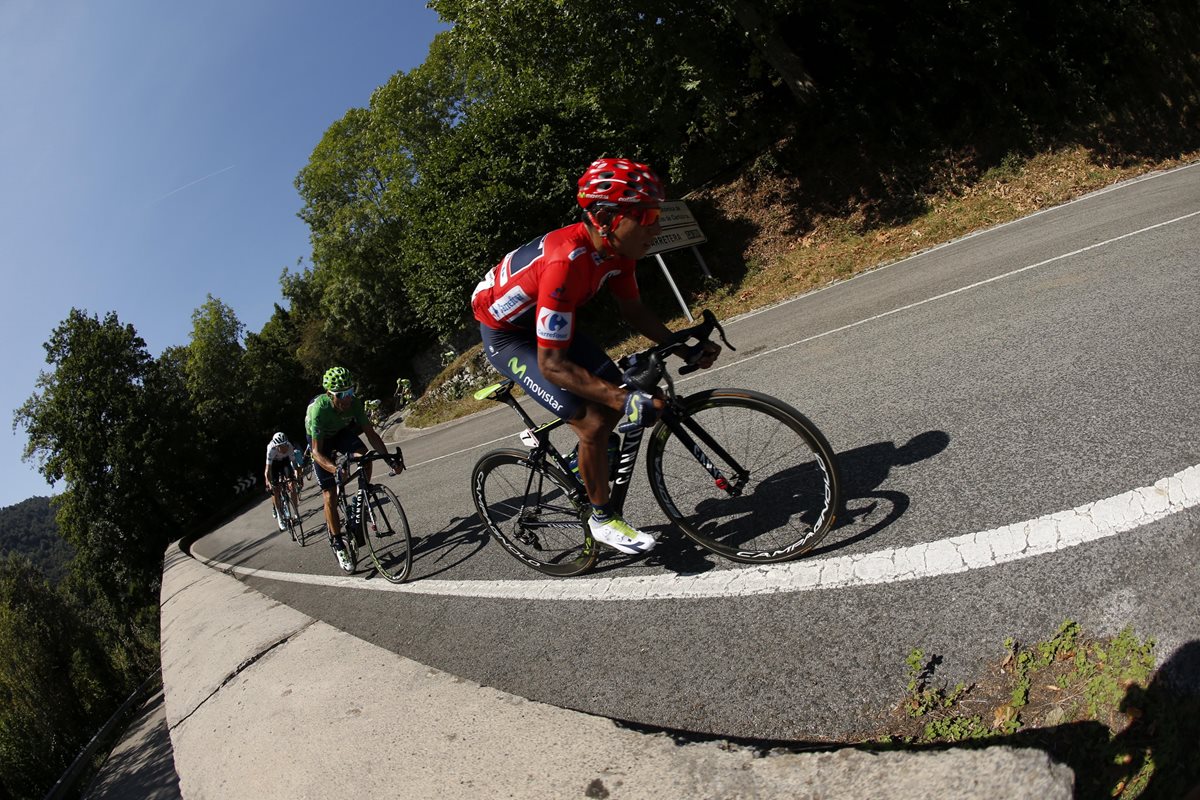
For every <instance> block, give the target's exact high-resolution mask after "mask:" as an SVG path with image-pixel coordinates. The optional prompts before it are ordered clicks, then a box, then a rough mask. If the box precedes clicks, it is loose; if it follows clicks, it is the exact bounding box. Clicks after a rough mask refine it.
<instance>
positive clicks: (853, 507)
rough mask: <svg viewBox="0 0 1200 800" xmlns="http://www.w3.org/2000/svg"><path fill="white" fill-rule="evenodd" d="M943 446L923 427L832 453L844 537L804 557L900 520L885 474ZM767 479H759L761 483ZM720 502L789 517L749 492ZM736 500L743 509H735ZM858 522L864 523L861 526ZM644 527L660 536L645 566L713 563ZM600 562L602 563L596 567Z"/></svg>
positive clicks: (902, 501)
mask: <svg viewBox="0 0 1200 800" xmlns="http://www.w3.org/2000/svg"><path fill="white" fill-rule="evenodd" d="M949 444H950V434H948V433H946V432H945V431H926V432H925V433H922V434H918V435H917V436H914V437H913V438H912V439H910V440H909V441H908V442H906V443H904V444H902V445H899V446H898V445H896V443H895V442H878V443H876V444H872V445H866V446H864V447H858V448H855V449H853V450H848V451H846V452H844V453H840V454H838V470H839V472H840V473H841V478H842V487H841V489H842V512H841V519H840V520H839V521H838V523H837V525H836V527H835V528H834V530H833V532H832V533H831V536H832V537H837V535H838V534H839V533H841V534H847V533H848V534H849V535H848V536H845V538H835V539H834V540H833V541H828V542H827V543H826V544H824V545H822V546H819V547H817V548H815V549H813V550H812V551H810V552H809V553H807V554H806V555H805V557H806V558H810V557H812V556H819V555H825V554H828V553H833V552H835V551H837V550H841V549H842V548H844V547H848V546H849V545H852V544H855V543H856V542H860V541H863V540H865V539H868V538H870V537H872V536H874V535H875V534H877V533H879V532H880V531H882V530H884V529H885V528H887V527H888V526H890V525H891V524H892V523H894V522H895V521H896V520H898V519H900V517H902V516H903V515H904V513H905V512H906V511H907V510H908V507H909V504H910V502H911V500H910V499H909V496H908V495H907V494H905V493H904V492H900V491H896V490H894V489H881V488H880V487H881V486H882V485H883V484H884V482H885V481H887V480H888V478H889V477H891V474H892V471H893V470H894V469H895V468H896V467H903V466H909V465H911V464H916V463H918V462H920V461H925V460H926V459H930V458H933V457H934V456H936V455H938V454H939V453H941V452H942V451H943V450H945V449H946V447H947V446H948V445H949ZM788 475H789V473H787V472H785V473H781V476H783V477H781V478H780V479H779V480H780V481H782V482H783V483H787V481H788V480H789V478H788V477H787V476H788ZM771 482H774V481H771ZM767 483H768V482H764V486H765V485H767ZM721 503H722V504H723V506H722V508H724V509H725V513H727V514H728V515H730V516H734V515H736V514H737V513H744V512H746V511H752V513H754V514H756V515H761V518H760V519H766V520H768V521H766V522H764V527H766V528H771V527H772V523H771V522H770V521H769V518H770V515H772V514H776V515H777V516H779V519H778V520H777V525H776V526H777V527H783V526H784V525H786V524H787V523H788V520H789V517H788V516H787V512H786V508H784V507H782V504H781V508H770V507H768V508H752V507H751V506H752V504H753V503H754V497H753V496H747V497H743V498H738V500H736V501H734V502H733V504H730V503H729V502H727V501H721ZM738 504H741V505H742V506H745V508H739V507H738ZM881 509H887V510H886V513H883V514H882V516H880V513H879V512H880V510H881ZM864 525H865V526H866V527H863V526H864ZM859 528H861V529H859ZM648 530H649V531H650V532H652V533H654V534H655V535H656V536H657V537H658V539H659V540H660V545H659V547H658V548H656V549H655V550H654V552H653V553H651V555H650V557H649V558H648V559H647V563H648V564H651V565H657V566H662V567H663V568H664V569H667V570H670V571H671V572H676V573H679V574H681V575H694V574H699V573H702V572H707V571H709V570H711V569H714V568H715V567H716V562H717V559H719V558H720V557H719V556H717V555H715V554H713V553H710V552H709V551H707V550H705V549H704V548H702V547H700V546H699V545H697V544H695V543H693V542H692V541H691V540H690V539H688V538H686V537H685V536H683V535H682V534H680V533H679V532H678V531H677V530H676V529H675V528H674V526H671V525H660V526H655V527H652V528H649V529H648ZM717 538H719V536H718V537H717ZM614 560H615V561H616V562H618V563H613V564H612V565H611V566H610V567H609V568H616V567H619V566H624V565H625V564H627V563H628V562H629V559H627V558H621V557H617V558H616V559H614ZM604 566H605V565H603V564H602V565H601V567H600V569H603V567H604Z"/></svg>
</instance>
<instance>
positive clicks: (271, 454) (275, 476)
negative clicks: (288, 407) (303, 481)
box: [263, 431, 300, 531]
mask: <svg viewBox="0 0 1200 800" xmlns="http://www.w3.org/2000/svg"><path fill="white" fill-rule="evenodd" d="M295 449H296V448H294V447H292V443H291V442H290V441H288V438H287V435H286V434H284V432H283V431H279V432H277V433H276V434H275V435H274V436H272V437H271V441H269V442H267V465H266V466H265V467H264V468H263V481H264V482H265V483H266V484H267V491H268V492H270V493H271V496H272V499H273V501H274V502H273V503H272V504H271V511H272V513H275V509H277V508H279V507H280V504H279V490H280V488H281V485H282V484H283V482H284V481H286V480H288V479H289V478H292V479H294V480H293V482H292V483H291V494H292V501H293V502H294V503H295V508H299V507H300V496H299V491H298V489H297V484H298V483H299V476H297V475H296V468H295V467H294V466H293V460H292V459H293V453H294V452H295ZM275 522H276V523H278V524H279V530H281V531H282V530H287V527H286V526H285V525H284V524H283V520H282V519H280V518H279V515H278V514H275Z"/></svg>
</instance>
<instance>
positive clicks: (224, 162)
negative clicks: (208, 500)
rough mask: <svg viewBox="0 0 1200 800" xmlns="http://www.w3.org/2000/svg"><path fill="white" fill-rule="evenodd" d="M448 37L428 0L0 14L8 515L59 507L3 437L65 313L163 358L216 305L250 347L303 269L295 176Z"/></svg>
mask: <svg viewBox="0 0 1200 800" xmlns="http://www.w3.org/2000/svg"><path fill="white" fill-rule="evenodd" d="M443 28H444V26H443V25H442V24H441V23H440V21H439V20H438V17H437V15H436V14H435V13H434V12H432V11H430V10H429V9H427V8H425V7H424V3H422V2H420V0H391V2H386V1H385V0H343V2H338V3H331V2H317V1H316V0H206V1H205V2H202V3H175V2H162V0H113V1H112V2H108V3H97V2H93V1H91V0H3V2H0V108H2V109H3V113H2V116H0V120H2V121H0V275H2V276H3V281H4V285H5V287H6V289H7V293H8V302H6V303H5V304H4V305H5V306H6V308H5V309H4V311H3V313H2V314H0V338H2V340H3V342H4V354H5V355H4V370H3V373H4V376H5V380H4V382H3V386H2V387H0V411H2V412H3V415H4V425H3V428H2V429H0V506H8V505H12V504H13V503H16V502H19V501H21V500H23V499H25V498H26V497H29V496H31V495H35V494H43V495H44V494H50V493H51V492H52V489H51V487H49V486H48V485H47V484H46V482H45V481H44V480H43V479H42V478H41V476H40V475H38V474H37V473H36V471H35V470H34V468H33V465H31V464H26V463H23V462H22V461H21V451H22V449H23V447H24V444H25V437H24V432H23V430H21V429H19V428H18V430H17V432H16V433H15V434H13V433H11V432H10V426H11V420H12V412H13V410H14V409H16V408H17V407H18V406H20V405H21V404H22V403H23V402H24V401H25V399H26V398H28V397H29V396H30V395H31V394H32V393H33V391H34V389H35V381H36V380H37V376H38V373H39V372H40V371H42V370H44V369H47V368H48V365H47V364H46V363H45V351H44V350H43V348H42V343H43V342H45V341H46V339H47V338H48V337H49V335H50V332H51V331H52V330H53V329H54V327H55V326H57V325H58V324H59V323H60V322H61V321H62V320H63V319H65V318H66V316H67V314H68V312H69V311H70V309H71V308H72V307H76V308H82V309H85V310H86V311H88V312H89V313H91V314H96V315H99V316H101V317H103V315H104V314H105V313H106V312H108V311H116V312H117V315H118V316H119V317H120V319H121V321H122V322H124V323H129V324H132V325H133V326H134V327H135V328H136V329H137V331H138V333H139V334H141V336H142V338H143V339H145V340H146V344H147V346H148V348H149V350H150V352H151V354H153V355H156V356H157V355H158V354H159V353H161V352H162V351H163V349H164V348H166V347H168V346H171V345H179V344H186V343H187V341H188V334H189V332H190V330H191V315H192V311H193V310H195V309H196V308H197V307H198V306H200V305H201V304H202V303H203V302H204V301H205V297H206V295H207V294H209V293H211V294H212V295H213V296H215V297H218V298H220V299H221V300H223V301H224V302H225V303H227V304H228V305H229V306H231V307H232V308H233V310H234V311H235V312H236V313H237V315H238V317H239V319H241V321H242V322H243V323H244V324H245V325H246V327H247V329H248V330H251V331H255V330H258V329H260V328H261V327H262V325H263V323H265V322H266V320H267V319H268V318H269V316H270V314H271V312H272V310H273V305H274V303H276V302H279V301H281V293H280V289H279V275H280V272H281V270H282V269H283V268H284V267H289V268H295V266H296V263H297V260H298V259H300V258H304V259H305V262H306V263H307V256H308V254H309V252H310V249H309V244H308V230H307V228H306V227H305V225H304V223H303V222H301V221H300V220H299V218H297V217H296V212H297V211H299V209H300V198H299V196H298V195H297V193H296V189H295V187H294V185H293V181H294V180H295V177H296V174H297V173H298V172H299V170H300V169H301V168H302V167H303V166H304V165H305V164H306V163H307V161H308V157H309V155H310V154H311V153H312V150H313V148H314V147H315V146H316V144H317V142H318V141H320V138H321V135H322V134H323V133H324V132H325V130H326V128H328V127H329V125H330V124H331V123H333V122H334V121H335V120H337V119H339V118H340V117H341V116H342V115H343V114H345V113H346V111H347V110H348V109H350V108H352V107H363V106H366V105H367V103H368V101H369V99H370V96H371V92H372V91H373V90H374V89H375V88H376V87H377V86H379V85H381V84H383V83H384V82H385V81H386V80H387V79H388V78H389V77H390V76H391V75H393V74H394V73H396V72H398V71H408V70H410V69H412V68H413V67H415V66H417V65H418V64H420V63H421V62H422V61H424V60H425V56H426V54H427V52H428V48H429V43H430V42H431V41H432V39H433V36H434V34H435V33H437V32H438V31H439V30H442V29H443ZM179 444H180V452H181V454H185V453H186V452H187V450H188V449H190V448H192V447H198V446H201V444H202V443H201V442H191V443H187V442H180V443H179Z"/></svg>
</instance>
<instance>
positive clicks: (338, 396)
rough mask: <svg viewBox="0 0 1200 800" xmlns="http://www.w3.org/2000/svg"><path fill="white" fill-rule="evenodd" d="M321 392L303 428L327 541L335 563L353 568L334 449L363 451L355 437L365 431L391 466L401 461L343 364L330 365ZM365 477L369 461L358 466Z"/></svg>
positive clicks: (343, 451)
mask: <svg viewBox="0 0 1200 800" xmlns="http://www.w3.org/2000/svg"><path fill="white" fill-rule="evenodd" d="M321 385H322V386H324V387H325V393H324V394H321V395H317V396H316V397H315V398H313V401H312V402H311V403H309V405H308V414H307V418H306V420H305V429H306V431H307V433H308V435H309V436H310V437H311V438H312V457H313V465H314V467H315V469H316V474H317V483H319V484H320V486H321V492H322V494H323V496H324V499H325V525H326V526H327V527H328V529H329V536H330V544H331V545H332V546H333V549H334V552H336V553H337V558H338V563H339V564H341V565H342V568H343V569H346V570H350V569H353V566H354V565H353V564H351V563H350V556H349V554H348V553H347V552H346V541H345V539H343V538H342V523H341V519H340V518H339V517H338V513H337V499H336V488H337V476H336V473H337V465H336V464H335V463H334V454H335V453H343V454H349V453H365V452H366V451H367V448H366V446H365V445H363V443H362V440H361V439H359V438H358V437H359V434H366V436H367V441H369V442H370V443H371V447H372V448H373V449H374V450H375V452H377V453H379V454H380V455H383V456H384V457H385V459H386V460H387V462H388V464H389V465H390V466H392V467H393V468H394V469H397V470H402V469H403V468H404V465H403V462H401V461H399V460H397V459H395V458H394V457H393V456H391V455H389V454H388V452H387V445H385V444H384V443H383V439H382V438H380V436H379V434H378V433H377V432H376V431H375V428H374V426H372V425H371V422H370V420H368V419H367V414H366V411H365V410H364V408H363V401H362V399H361V398H359V397H357V396H355V386H354V379H353V377H351V375H350V371H349V370H347V369H345V368H344V367H331V368H330V369H329V370H328V371H327V372H326V373H325V377H324V378H323V379H322V381H321ZM362 468H363V469H364V470H366V475H367V478H368V480H369V479H370V477H371V463H370V462H367V463H366V464H364V465H363V467H362Z"/></svg>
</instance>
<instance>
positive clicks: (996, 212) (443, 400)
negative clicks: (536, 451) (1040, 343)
mask: <svg viewBox="0 0 1200 800" xmlns="http://www.w3.org/2000/svg"><path fill="white" fill-rule="evenodd" d="M1196 160H1200V151H1196V152H1190V153H1184V154H1181V155H1180V156H1179V157H1177V158H1170V159H1163V160H1132V161H1129V162H1126V163H1121V164H1113V163H1107V162H1105V161H1104V160H1102V159H1100V158H1098V157H1097V156H1096V154H1095V153H1093V152H1092V151H1090V150H1088V149H1086V148H1084V147H1072V148H1067V149H1062V150H1056V151H1053V152H1047V153H1042V154H1039V155H1037V156H1034V157H1033V158H1029V159H1016V158H1010V159H1007V160H1006V161H1005V162H1004V163H1002V164H1001V165H1000V166H998V167H995V168H993V169H990V170H989V171H987V172H985V173H984V174H982V175H981V176H979V177H978V178H976V179H974V180H968V179H967V178H966V177H964V175H963V174H961V171H959V170H956V169H955V167H954V165H953V164H948V165H947V167H946V169H945V175H944V176H943V178H942V180H941V184H942V186H943V187H944V188H943V189H942V190H941V191H940V192H939V193H936V194H932V195H929V196H927V197H923V198H921V201H922V205H923V207H924V208H925V209H926V210H925V211H924V212H923V213H921V214H920V215H918V216H916V217H913V218H911V219H909V220H906V221H905V222H904V223H903V224H894V225H886V224H883V225H873V224H871V223H869V222H868V221H867V220H868V214H867V213H866V211H865V210H864V209H862V208H851V209H848V210H847V211H846V212H845V213H843V214H840V215H825V216H817V217H815V218H813V219H812V221H811V224H810V225H809V226H808V229H807V231H806V232H805V233H804V234H803V235H801V236H791V235H788V234H785V233H781V231H788V230H790V229H792V226H791V225H789V223H788V221H789V219H790V218H791V216H790V212H791V211H792V209H790V208H788V207H787V206H786V202H787V201H786V198H787V197H789V196H792V195H790V194H789V192H788V187H787V186H778V185H772V184H770V183H767V185H764V182H763V181H762V180H758V181H755V182H748V181H745V180H741V179H739V180H738V181H734V182H732V183H730V184H728V185H726V186H722V187H717V188H715V189H712V190H709V191H707V192H706V193H705V196H706V199H707V200H708V201H710V202H711V203H712V204H713V205H714V206H715V207H716V208H717V209H719V210H721V211H722V212H723V213H727V214H728V215H730V216H731V217H738V218H742V219H745V220H747V221H748V222H750V223H752V225H753V228H754V229H755V230H757V231H758V232H759V233H758V234H757V235H756V236H755V237H754V238H753V240H752V241H750V243H749V244H748V246H747V247H746V250H745V252H744V253H743V254H742V255H743V258H744V260H745V262H746V263H747V264H748V265H750V269H748V270H747V272H746V274H745V276H744V277H743V278H742V279H740V280H739V281H738V282H737V283H736V284H727V285H722V286H720V287H719V288H714V289H709V290H704V291H701V292H698V293H696V294H694V295H693V296H692V297H691V298H690V300H691V305H692V306H693V307H704V308H709V309H712V311H713V312H714V313H715V314H716V315H717V317H718V318H720V319H727V318H729V317H732V316H735V315H737V314H742V313H745V312H747V311H753V310H755V309H758V308H763V307H765V306H769V305H773V304H775V303H778V302H780V301H783V300H786V299H788V298H791V297H795V296H797V295H801V294H804V293H806V292H810V291H813V290H814V289H819V288H821V287H823V286H828V285H829V284H831V283H835V282H837V281H841V280H845V279H846V278H849V277H851V276H853V275H856V274H858V273H861V272H864V271H866V270H870V269H873V268H875V267H879V266H883V265H886V264H890V263H893V262H895V261H899V260H901V259H904V258H907V257H909V256H911V255H913V254H915V253H918V252H920V251H922V250H927V249H929V248H931V247H934V246H936V245H939V244H943V243H945V242H949V241H952V240H954V239H957V238H960V237H962V236H965V235H967V234H969V233H972V232H974V231H978V230H982V229H985V228H988V227H991V226H994V225H998V224H1001V223H1004V222H1009V221H1011V220H1014V219H1019V218H1020V217H1023V216H1026V215H1028V214H1030V213H1033V212H1034V211H1037V210H1039V209H1043V208H1049V207H1052V206H1056V205H1060V204H1062V203H1065V202H1067V201H1069V200H1072V199H1074V198H1076V197H1079V196H1081V195H1084V194H1087V193H1088V192H1092V191H1095V190H1097V189H1100V188H1103V187H1105V186H1110V185H1112V184H1114V183H1118V182H1120V181H1124V180H1128V179H1130V178H1133V177H1137V176H1139V175H1144V174H1146V173H1149V172H1153V171H1156V170H1163V169H1169V168H1171V167H1176V166H1179V165H1181V164H1186V163H1190V162H1193V161H1196ZM776 182H777V183H778V179H776ZM668 322H669V324H671V325H672V327H679V326H680V325H681V324H683V322H684V320H683V317H682V316H677V317H676V318H675V319H673V320H668ZM647 344H648V342H646V340H644V339H641V338H640V337H633V338H630V339H627V340H626V341H624V342H621V343H620V344H618V345H616V346H615V347H613V348H612V350H614V351H615V352H622V353H623V352H629V351H631V350H635V349H639V348H641V347H644V346H646V345H647ZM480 360H481V358H480V352H479V348H478V347H475V348H472V350H470V351H468V352H467V353H466V354H464V356H463V357H462V358H460V362H462V363H470V364H476V365H477V364H478V363H479V361H480ZM456 363H459V362H456ZM451 366H452V368H453V366H454V365H451ZM460 377H461V376H460ZM452 378H453V369H451V370H447V371H446V372H444V373H443V375H442V376H439V377H438V378H437V379H435V380H434V382H433V383H431V384H430V387H429V389H428V390H427V392H426V395H425V396H423V397H422V398H421V399H420V400H419V401H418V402H417V403H416V404H415V407H414V411H413V413H412V414H411V415H410V416H409V417H408V419H407V420H406V423H407V424H408V425H410V426H425V425H432V424H435V423H437V422H444V421H447V420H450V419H455V418H457V417H460V416H464V415H466V414H470V413H473V412H474V411H478V410H481V409H482V408H485V407H486V405H485V404H481V403H478V402H476V401H474V400H473V399H471V398H470V394H469V392H470V391H473V390H474V389H475V388H479V387H482V386H484V385H486V384H487V383H489V382H491V381H492V380H494V379H495V378H494V373H493V374H492V375H491V376H486V377H485V376H482V375H481V374H479V373H478V372H477V371H476V373H475V374H474V375H472V376H471V379H470V380H467V381H463V380H461V379H460V380H457V383H458V384H459V385H458V386H457V387H456V388H455V391H454V392H453V393H452V394H453V395H455V397H456V398H460V399H453V398H448V397H447V393H446V392H445V391H444V389H443V383H444V382H445V381H446V380H450V379H452ZM463 397H465V398H466V399H465V400H462V399H461V398H463Z"/></svg>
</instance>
